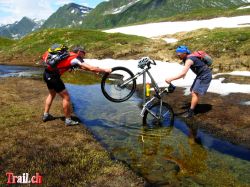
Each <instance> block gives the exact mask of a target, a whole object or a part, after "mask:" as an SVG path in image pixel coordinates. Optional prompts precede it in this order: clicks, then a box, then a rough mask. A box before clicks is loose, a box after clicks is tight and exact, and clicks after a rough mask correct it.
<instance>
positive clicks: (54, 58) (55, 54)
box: [45, 44, 70, 68]
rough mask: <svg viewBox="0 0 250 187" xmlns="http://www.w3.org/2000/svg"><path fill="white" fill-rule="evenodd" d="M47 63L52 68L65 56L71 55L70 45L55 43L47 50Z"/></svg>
mask: <svg viewBox="0 0 250 187" xmlns="http://www.w3.org/2000/svg"><path fill="white" fill-rule="evenodd" d="M47 54H48V56H47V58H46V61H45V62H46V64H47V65H48V66H50V67H51V68H56V66H57V65H58V64H59V63H60V62H61V61H62V60H63V59H65V58H67V57H69V56H70V54H69V52H68V47H66V46H65V45H62V44H53V45H52V46H51V47H50V48H49V49H48V51H47Z"/></svg>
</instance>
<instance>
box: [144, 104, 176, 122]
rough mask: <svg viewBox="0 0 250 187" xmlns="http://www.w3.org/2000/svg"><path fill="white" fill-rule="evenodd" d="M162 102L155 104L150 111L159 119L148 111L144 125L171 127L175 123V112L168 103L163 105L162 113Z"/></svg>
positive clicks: (145, 114)
mask: <svg viewBox="0 0 250 187" xmlns="http://www.w3.org/2000/svg"><path fill="white" fill-rule="evenodd" d="M160 106H161V105H160V102H158V103H155V104H153V105H152V106H151V107H149V110H150V111H151V112H152V113H153V114H154V115H155V116H156V117H158V118H159V119H157V118H155V117H154V116H153V115H152V114H151V113H150V112H149V111H148V110H146V111H145V113H144V117H143V124H144V125H148V126H171V125H173V123H174V112H173V109H172V107H171V106H170V105H169V104H167V103H164V102H163V103H162V109H161V112H160Z"/></svg>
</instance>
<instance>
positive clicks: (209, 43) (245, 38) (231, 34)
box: [169, 27, 250, 71]
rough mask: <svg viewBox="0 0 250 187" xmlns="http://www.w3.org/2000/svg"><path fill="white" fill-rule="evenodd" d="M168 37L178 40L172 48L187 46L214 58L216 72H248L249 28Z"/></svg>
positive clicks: (183, 33)
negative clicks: (203, 51)
mask: <svg viewBox="0 0 250 187" xmlns="http://www.w3.org/2000/svg"><path fill="white" fill-rule="evenodd" d="M169 37H174V38H177V39H179V42H178V43H177V45H176V44H175V45H174V46H172V47H173V48H175V47H176V46H178V45H187V46H189V47H190V49H191V50H192V51H195V50H201V49H202V50H205V51H206V52H207V53H208V54H210V55H211V56H212V57H213V58H214V65H213V66H214V68H215V69H217V70H216V71H233V70H250V32H249V27H245V28H228V29H227V28H226V29H224V28H217V29H213V30H209V29H200V30H196V31H192V32H182V33H177V34H175V35H171V36H169ZM170 50H171V48H170Z"/></svg>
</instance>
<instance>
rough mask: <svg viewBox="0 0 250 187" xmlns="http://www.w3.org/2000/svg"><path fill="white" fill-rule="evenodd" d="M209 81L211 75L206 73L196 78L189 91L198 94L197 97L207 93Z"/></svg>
mask: <svg viewBox="0 0 250 187" xmlns="http://www.w3.org/2000/svg"><path fill="white" fill-rule="evenodd" d="M211 80H212V73H206V74H204V75H201V76H198V77H196V78H195V80H194V82H193V85H192V86H191V88H190V91H191V92H192V91H193V92H195V93H198V94H199V95H204V94H205V93H206V92H207V89H208V87H209V85H210V82H211Z"/></svg>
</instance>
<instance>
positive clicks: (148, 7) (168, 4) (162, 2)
mask: <svg viewBox="0 0 250 187" xmlns="http://www.w3.org/2000/svg"><path fill="white" fill-rule="evenodd" d="M247 2H248V0H206V1H205V0H202V1H201V0H179V1H176V0H109V1H105V2H102V3H100V4H99V5H98V6H97V7H96V8H95V9H94V10H93V11H91V13H89V14H88V15H87V16H86V18H85V20H84V21H83V24H82V27H84V28H111V27H116V26H121V25H128V24H134V23H137V22H142V21H145V20H148V19H150V20H152V19H156V18H166V17H170V16H173V15H176V14H180V13H186V12H190V11H193V10H199V9H207V8H220V9H227V8H231V7H236V6H240V5H243V4H246V3H247ZM206 11H207V10H206Z"/></svg>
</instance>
